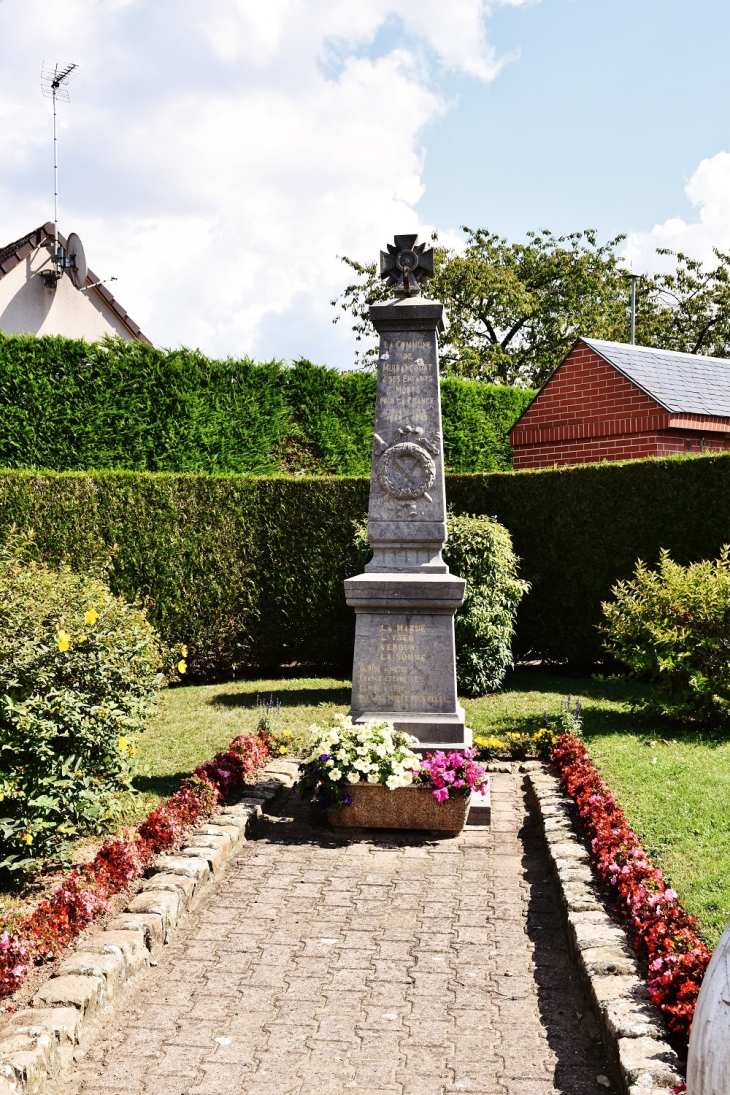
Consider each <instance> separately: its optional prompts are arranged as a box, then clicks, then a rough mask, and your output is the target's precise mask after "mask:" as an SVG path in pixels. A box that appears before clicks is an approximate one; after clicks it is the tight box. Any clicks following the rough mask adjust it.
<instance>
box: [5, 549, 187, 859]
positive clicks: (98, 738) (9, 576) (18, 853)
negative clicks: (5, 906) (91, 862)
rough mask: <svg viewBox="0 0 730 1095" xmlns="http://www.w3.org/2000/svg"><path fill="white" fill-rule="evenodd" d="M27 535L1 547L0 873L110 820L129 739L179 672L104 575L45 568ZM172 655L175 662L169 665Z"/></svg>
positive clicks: (130, 750) (124, 778)
mask: <svg viewBox="0 0 730 1095" xmlns="http://www.w3.org/2000/svg"><path fill="white" fill-rule="evenodd" d="M33 556H34V545H33V537H32V535H30V534H20V533H18V532H17V531H14V530H13V531H11V533H10V534H9V536H8V537H7V540H6V542H5V543H4V544H3V545H2V546H0V744H1V745H2V749H0V868H4V869H5V870H18V869H25V868H28V867H30V866H32V865H34V864H35V863H37V862H38V861H40V860H41V859H43V858H46V857H48V856H49V855H51V854H55V855H58V854H60V853H61V852H62V851H63V845H64V843H65V842H67V841H68V840H70V839H72V838H73V837H74V836H76V835H77V834H78V833H79V832H81V831H89V830H93V831H99V829H100V827H101V826H102V825H103V824H104V823H105V821H106V820H107V819H108V818H109V817H111V816H114V814H115V811H116V810H117V809H118V804H119V791H120V790H122V789H125V788H127V787H129V785H130V781H131V778H132V775H133V772H134V764H135V761H134V757H135V754H136V746H135V739H136V736H137V735H138V734H139V733H140V732H141V731H142V730H144V727H145V724H146V721H147V719H148V717H149V715H150V714H151V713H152V712H153V711H154V709H155V705H156V702H157V698H158V693H159V690H160V688H161V687H162V686H163V685H165V684H166V683H167V681H168V680H170V679H176V676H177V673H178V672H183V671H184V670H185V663H184V661H183V658H182V657H181V654H184V648H177V650H175V651H173V650H172V649H171V648H168V647H165V646H164V645H163V644H162V643H161V642H160V641H159V639H158V637H157V635H156V633H155V632H154V631H153V629H152V627H151V625H150V624H149V622H148V620H147V618H146V615H145V612H144V610H143V609H142V608H140V607H139V606H138V605H133V604H128V603H127V602H126V601H124V600H123V599H122V598H119V597H115V596H113V594H112V593H111V591H110V590H109V588H108V586H107V585H106V583H105V582H104V580H103V575H93V574H76V573H74V572H72V571H71V570H70V569H69V568H68V567H65V566H64V567H61V568H59V569H52V568H50V567H47V566H45V565H44V564H42V563H41V562H38V561H37V560H36V559H35V558H34V557H33ZM176 661H177V662H178V665H177V669H176V668H175V666H174V663H175V662H176Z"/></svg>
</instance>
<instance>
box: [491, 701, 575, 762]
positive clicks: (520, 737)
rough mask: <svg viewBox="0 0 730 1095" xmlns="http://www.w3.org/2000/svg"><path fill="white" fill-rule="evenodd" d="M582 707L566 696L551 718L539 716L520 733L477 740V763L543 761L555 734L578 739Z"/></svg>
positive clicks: (506, 733) (555, 738) (511, 731)
mask: <svg viewBox="0 0 730 1095" xmlns="http://www.w3.org/2000/svg"><path fill="white" fill-rule="evenodd" d="M582 718H583V707H582V704H581V702H580V700H579V699H576V701H575V703H573V702H572V699H571V697H570V696H568V697H567V699H566V700H561V701H560V709H559V711H558V712H557V714H555V715H548V713H547V711H544V712H543V716H542V721H541V722H538V721H537V719H535V720H532V719H531V720H528V721H527V724H526V726H525V728H524V729H523V730H509V731H507V732H505V733H504V734H502V735H501V736H500V737H497V736H495V735H489V736H488V737H484V736H477V737H475V738H474V745H475V746H476V748H477V751H478V752H477V755H478V756H479V758H480V760H488V759H490V758H491V757H503V758H505V759H506V758H516V759H519V760H524V759H526V758H528V757H541V758H545V759H547V758H548V757H549V756H550V755H551V753H552V751H553V746H554V745H555V742H556V740H557V738H558V735H559V734H575V735H577V736H579V735H580V732H581V722H582Z"/></svg>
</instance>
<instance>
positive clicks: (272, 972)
mask: <svg viewBox="0 0 730 1095" xmlns="http://www.w3.org/2000/svg"><path fill="white" fill-rule="evenodd" d="M493 789H494V793H493V805H494V822H493V826H492V829H491V831H484V830H474V831H470V832H467V833H465V834H464V835H462V837H461V838H459V839H457V840H444V841H431V840H422V839H419V838H405V839H404V838H403V837H402V836H398V835H395V836H393V835H390V836H388V835H386V836H385V837H384V838H383V837H380V838H377V839H375V840H373V839H366V838H362V839H355V840H353V839H351V840H350V842H349V843H348V842H347V840H346V839H345V838H342V839H340V838H339V837H338V836H335V835H333V834H331V833H330V832H329V831H327V830H323V829H316V828H312V827H311V826H310V825H309V823H308V821H307V814H306V810H305V808H303V807H301V806H297V804H296V802H295V801H293V800H292V799H291V797H290V799H289V800H288V801H287V800H284V802H283V804H282V805H281V806H280V807H279V812H280V814H281V816H279V817H271V818H270V820H269V821H267V822H266V823H264V824H263V825H262V827H261V830H260V836H259V839H257V840H255V841H251V842H250V843H248V844H247V845H245V847H244V848H243V850H242V852H241V854H240V855H237V856H236V858H235V861H234V862H233V863H232V864H231V865H230V866H229V868H228V870H227V871H226V873H225V875H224V876H223V878H222V879H221V881H219V882H218V883H217V884H216V886H215V889H214V890H212V891H211V893H210V894H209V896H208V897H207V899H206V900H205V902H204V904H203V905H202V906H201V907H200V908H199V909H198V910H196V911H195V912H193V913H191V914H190V915H189V916H188V918H187V920H186V921H185V923H184V925H183V927H182V928H181V929H180V930H179V931H178V933H177V936H176V937H175V940H174V942H173V943H172V944H171V945H170V946H169V947H168V948H166V950H165V952H164V953H163V954H162V955H161V956H160V960H159V965H158V966H157V967H156V968H154V969H153V970H151V971H150V972H149V973H148V974H147V975H146V976H145V978H144V980H143V981H142V982H141V983H140V985H139V986H138V987H137V988H136V989H135V990H133V992H132V993H131V994H130V996H129V998H128V999H127V1000H126V1001H125V1002H124V1003H123V1004H122V1006H121V1009H120V1011H118V1012H117V1013H116V1015H115V1016H114V1017H113V1018H112V1019H111V1020H109V1021H108V1022H107V1024H106V1026H104V1027H102V1028H101V1029H100V1031H99V1033H98V1036H97V1037H96V1038H95V1040H94V1042H93V1044H92V1046H91V1048H90V1050H89V1053H88V1055H87V1057H86V1058H85V1059H84V1060H82V1061H81V1062H80V1063H79V1064H78V1066H77V1068H76V1071H75V1072H74V1074H73V1076H72V1077H71V1079H70V1081H69V1082H68V1083H67V1084H65V1085H64V1089H63V1090H64V1092H68V1093H69V1095H72V1093H73V1095H77V1093H80V1092H96V1093H101V1092H104V1093H119V1095H123V1093H125V1095H126V1093H140V1095H141V1093H145V1095H188V1093H190V1095H289V1093H292V1095H294V1093H296V1095H347V1093H348V1092H350V1091H352V1092H355V1093H357V1095H385V1093H389V1095H390V1093H393V1095H447V1093H449V1095H452V1093H457V1092H459V1093H461V1092H464V1093H473V1095H498V1093H503V1095H548V1093H555V1092H565V1093H567V1095H588V1093H591V1095H597V1093H598V1092H605V1091H606V1088H605V1087H600V1086H598V1085H597V1082H596V1076H597V1075H600V1074H607V1072H608V1070H607V1067H606V1063H605V1059H604V1058H603V1054H602V1049H601V1045H600V1040H598V1041H597V1040H596V1035H597V1028H596V1026H595V1022H594V1020H593V1018H592V1016H591V1013H590V1011H589V1010H587V1008H586V1004H585V1000H584V998H583V996H582V990H581V988H580V985H579V982H578V977H577V972H576V971H575V968H574V966H573V964H572V961H571V959H570V958H569V956H568V953H567V945H566V941H565V937H564V935H563V932H562V930H561V926H560V920H559V917H558V914H557V905H556V897H555V894H554V891H553V887H552V883H551V882H550V881H549V880H548V879H547V871H546V861H545V858H544V855H543V851H542V846H541V842H540V838H539V833H538V831H537V828H536V822H535V820H534V818H533V817H532V815H531V812H530V811H529V810H528V809H527V807H526V805H525V800H524V795H523V791H522V777H521V776H511V775H497V776H494V777H493ZM287 810H288V811H294V812H295V814H296V816H295V817H294V818H292V817H291V816H287V815H286V811H287Z"/></svg>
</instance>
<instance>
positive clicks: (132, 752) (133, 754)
mask: <svg viewBox="0 0 730 1095" xmlns="http://www.w3.org/2000/svg"><path fill="white" fill-rule="evenodd" d="M129 755H130V757H136V756H137V750H136V749H135V747H134V746H133V745H130V747H129Z"/></svg>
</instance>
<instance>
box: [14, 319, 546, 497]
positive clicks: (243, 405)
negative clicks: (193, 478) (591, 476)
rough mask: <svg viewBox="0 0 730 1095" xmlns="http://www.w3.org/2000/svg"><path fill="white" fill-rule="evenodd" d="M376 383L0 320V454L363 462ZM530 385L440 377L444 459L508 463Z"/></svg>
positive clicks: (233, 464)
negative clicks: (11, 328)
mask: <svg viewBox="0 0 730 1095" xmlns="http://www.w3.org/2000/svg"><path fill="white" fill-rule="evenodd" d="M375 384H376V380H375V374H374V373H365V372H355V373H342V372H339V371H338V370H337V369H326V368H323V367H321V366H317V365H312V364H311V362H309V361H304V360H302V361H297V362H295V363H294V365H293V366H292V367H289V366H286V365H284V364H283V362H280V361H269V362H265V363H263V364H256V363H255V362H253V361H251V359H250V358H242V359H240V360H232V359H228V360H225V361H215V360H211V359H209V358H207V357H205V356H204V355H203V354H201V353H200V352H198V351H196V350H186V349H178V350H158V349H155V348H154V347H153V346H148V345H147V344H146V343H142V342H126V341H125V340H123V339H121V338H117V339H107V340H105V341H104V342H102V343H93V344H91V345H90V344H88V343H86V342H82V341H81V340H77V339H68V338H61V337H51V336H43V337H41V338H36V337H35V336H33V335H4V334H2V333H0V412H1V413H0V464H2V465H4V466H5V467H13V468H48V469H55V470H57V471H71V470H82V469H86V468H89V469H90V468H95V469H97V470H101V469H111V468H116V469H122V468H124V469H128V470H134V471H171V472H212V473H227V472H232V473H237V474H252V475H275V474H279V473H282V472H300V473H301V472H306V473H309V474H328V475H330V474H331V475H368V474H369V472H370V457H371V450H372V437H373V421H374V415H375ZM533 394H534V393H533V392H528V391H525V390H524V389H517V388H508V387H504V386H497V385H493V384H482V383H479V382H474V381H462V380H460V379H456V378H452V379H448V380H445V381H444V398H443V403H444V451H445V459H446V464H447V467H449V468H452V469H453V470H455V471H479V470H492V469H496V468H509V467H510V465H511V448H510V444H509V437H508V431H509V428H510V426H512V424H513V423H514V422H515V421H516V419H517V418H518V417H519V415H520V413H521V411H522V410H523V409H524V407H525V405H526V403H527V402H528V400H529V399H530V397H531V396H532V395H533Z"/></svg>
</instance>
